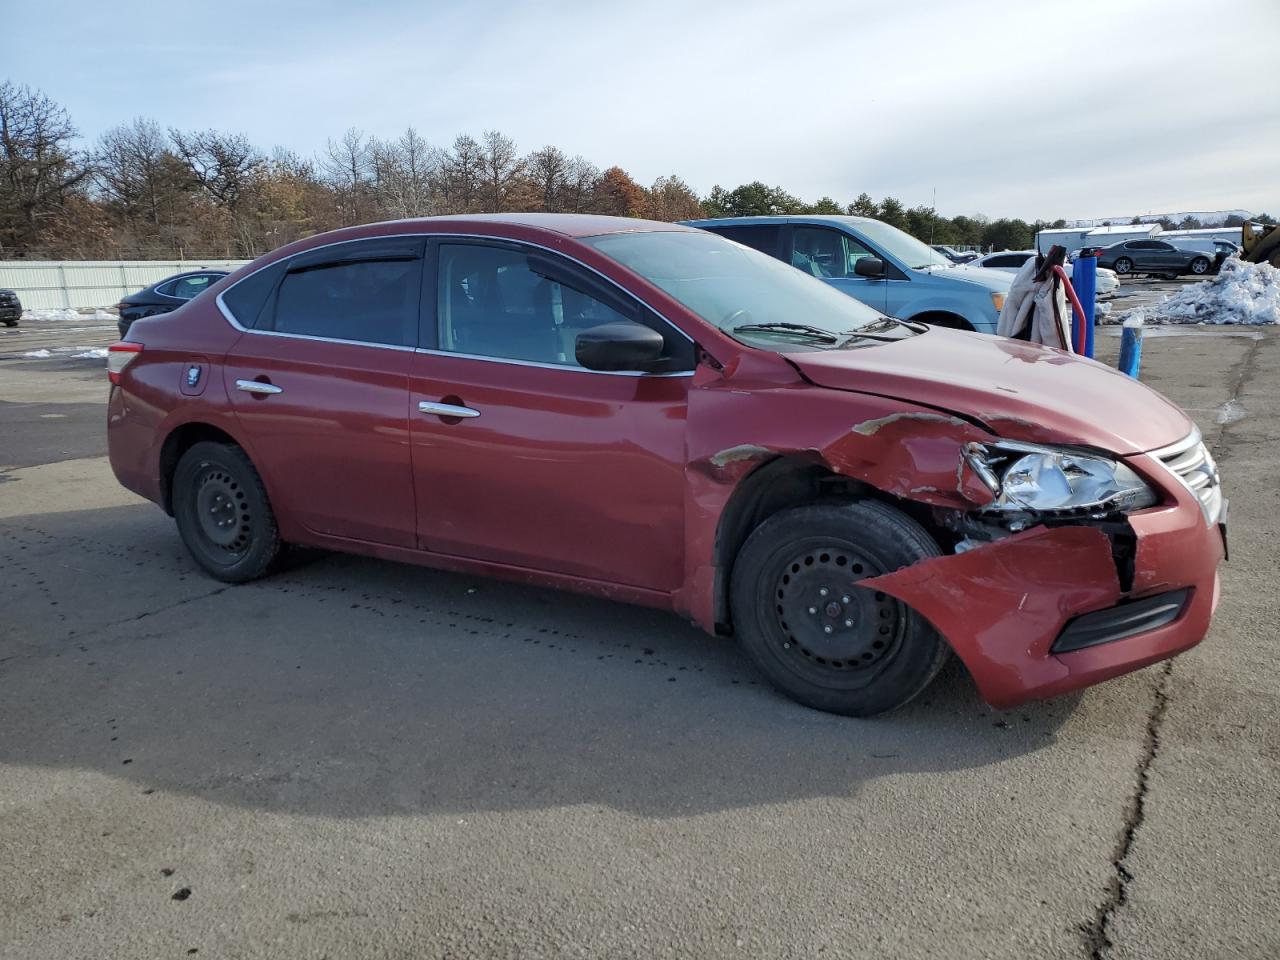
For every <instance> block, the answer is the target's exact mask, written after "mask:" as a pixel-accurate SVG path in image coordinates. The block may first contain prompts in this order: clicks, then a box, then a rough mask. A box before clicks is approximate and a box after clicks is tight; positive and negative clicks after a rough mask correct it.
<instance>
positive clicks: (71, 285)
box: [0, 260, 249, 310]
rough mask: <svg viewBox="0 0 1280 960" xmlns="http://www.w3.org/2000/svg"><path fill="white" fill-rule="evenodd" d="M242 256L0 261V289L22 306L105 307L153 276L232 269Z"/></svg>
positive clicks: (31, 307)
mask: <svg viewBox="0 0 1280 960" xmlns="http://www.w3.org/2000/svg"><path fill="white" fill-rule="evenodd" d="M248 262H249V261H248V260H0V288H4V289H6V290H13V291H16V292H17V294H18V297H19V299H21V300H22V305H23V307H25V308H28V309H33V310H40V309H52V308H57V307H110V306H113V305H114V304H115V303H116V302H118V301H119V299H120V298H121V297H123V296H127V295H128V294H130V293H137V292H138V291H139V290H141V289H142V288H143V287H147V286H150V285H151V284H153V283H155V282H156V281H157V280H163V279H164V278H165V277H169V276H172V275H173V274H175V273H182V272H184V271H187V270H203V269H210V270H215V269H220V268H230V269H232V270H234V269H235V268H236V267H239V266H242V265H243V264H246V263H248Z"/></svg>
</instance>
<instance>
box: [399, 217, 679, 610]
mask: <svg viewBox="0 0 1280 960" xmlns="http://www.w3.org/2000/svg"><path fill="white" fill-rule="evenodd" d="M530 254H533V257H532V258H531V257H530ZM547 256H548V255H546V254H545V253H541V252H538V251H535V250H533V249H531V248H525V247H521V246H519V245H515V244H508V243H501V242H487V241H486V242H476V241H464V240H457V241H454V240H445V241H442V242H440V243H439V244H438V247H437V252H436V258H435V262H436V265H437V270H436V274H437V291H436V295H435V297H434V307H435V309H434V310H428V309H426V307H425V305H424V317H425V321H424V332H423V341H424V343H425V342H434V343H435V345H436V346H435V348H433V349H429V350H420V351H419V352H418V354H417V355H416V356H415V357H414V358H413V370H412V372H411V376H410V398H409V399H410V413H411V417H412V427H411V434H412V440H413V467H414V482H415V486H416V489H417V503H418V534H419V541H420V545H421V546H422V547H423V548H424V549H427V550H430V551H432V552H435V553H443V554H448V555H453V556H459V557H468V558H472V559H478V560H485V561H489V562H494V563H501V564H506V565H510V566H515V567H526V568H531V569H536V570H543V571H549V572H554V573H562V574H568V575H572V576H580V577H588V578H591V579H594V580H600V581H606V582H611V583H619V584H627V585H630V586H637V587H643V588H647V589H652V590H660V591H669V590H672V589H674V588H676V587H677V586H678V585H679V584H680V582H681V580H682V576H683V562H684V538H683V530H684V521H683V516H684V488H685V484H684V464H685V414H686V408H687V397H688V384H689V378H688V375H687V373H688V371H689V370H691V369H692V366H693V350H692V344H690V343H689V342H688V339H687V338H686V337H685V336H684V334H682V333H681V332H680V331H678V330H675V329H674V328H672V327H670V326H669V325H668V324H666V322H665V321H663V320H661V319H660V318H658V317H656V316H654V315H653V314H652V313H651V312H649V311H648V310H647V308H645V307H643V306H642V305H641V304H639V303H638V302H636V301H634V300H631V299H630V298H629V297H627V296H626V295H624V294H622V293H621V292H620V291H617V290H612V291H610V290H606V289H604V287H605V284H604V282H603V281H601V280H600V279H599V278H597V277H595V276H594V275H592V274H589V273H588V272H587V271H585V270H584V269H582V268H578V267H575V266H573V265H571V264H569V263H568V261H562V260H557V261H556V262H557V263H558V264H559V267H558V269H557V270H556V271H555V273H554V277H549V276H548V275H547V269H546V267H545V265H543V264H545V263H546V262H547ZM540 269H541V270H542V272H539V270H540ZM575 271H576V274H575ZM575 276H577V278H578V280H579V281H580V282H576V281H575V279H574V278H575ZM622 319H631V320H640V321H641V322H646V323H649V324H650V325H652V326H654V328H655V329H658V330H659V331H660V332H661V333H663V336H664V338H665V339H667V341H668V347H667V350H668V354H669V358H670V359H669V361H668V367H669V369H668V371H667V372H665V373H662V374H647V375H635V374H625V373H601V372H594V371H591V370H587V369H585V368H583V367H581V366H579V365H578V364H577V362H576V361H575V359H574V338H575V337H576V335H577V334H578V333H579V332H581V331H583V330H585V329H588V328H590V327H593V326H596V325H599V324H603V323H609V322H617V321H619V320H622Z"/></svg>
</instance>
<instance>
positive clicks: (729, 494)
mask: <svg viewBox="0 0 1280 960" xmlns="http://www.w3.org/2000/svg"><path fill="white" fill-rule="evenodd" d="M109 371H110V377H111V381H112V384H113V386H112V388H111V399H110V408H109V411H110V412H109V424H108V430H109V438H110V451H111V464H112V467H113V469H114V470H115V473H116V476H117V477H118V478H119V480H120V482H121V483H123V484H124V485H125V486H126V487H128V488H129V489H131V490H134V491H136V492H137V493H139V494H141V495H142V496H144V497H147V498H148V499H150V500H153V501H154V502H156V503H157V504H159V505H160V506H162V507H163V508H164V509H165V510H166V511H167V512H169V513H170V514H171V515H172V516H173V517H174V518H175V519H176V521H177V525H178V531H179V533H180V535H181V536H182V539H183V541H184V542H185V543H186V545H187V547H188V549H189V550H190V552H191V555H192V556H193V557H194V559H195V560H196V562H197V563H198V564H199V565H200V566H201V567H203V568H204V569H205V570H206V571H208V572H209V573H210V574H211V575H212V576H214V577H217V578H219V579H221V580H225V581H228V582H241V581H246V580H251V579H253V578H255V577H260V576H262V575H263V574H265V573H267V572H269V571H270V570H271V568H272V564H273V561H274V560H275V559H276V557H277V555H278V554H279V552H280V549H281V546H282V544H284V543H295V544H307V545H311V546H318V547H325V548H330V549H334V550H346V551H351V552H355V553H363V554H370V555H373V556H378V557H384V558H387V559H391V560H401V561H408V562H412V563H420V564H424V565H427V566H431V567H438V568H442V569H449V570H460V571H468V572H474V573H483V574H490V575H494V576H500V577H507V578H511V579H515V580H521V581H525V582H528V583H536V584H541V585H546V586H553V587H561V588H565V589H570V590H578V591H582V592H586V593H593V594H597V595H600V596H605V597H610V598H613V599H617V600H624V601H630V602H633V603H641V604H647V605H651V606H655V607H662V608H667V609H671V610H675V611H678V612H679V613H681V614H683V615H685V616H687V617H689V618H691V619H692V620H693V621H694V622H696V623H697V624H698V625H699V626H701V627H702V628H703V629H704V630H706V631H707V632H709V633H719V634H733V635H734V636H736V637H737V638H738V640H739V642H740V643H741V644H742V646H743V647H744V648H745V649H746V651H747V653H748V654H749V655H750V656H751V657H752V659H753V660H754V661H755V663H756V664H757V665H758V666H759V667H760V669H761V671H762V672H763V673H764V674H765V676H766V677H768V678H769V680H770V681H772V683H773V684H774V685H775V686H776V687H777V688H778V689H780V690H782V691H783V692H785V693H787V694H788V695H790V696H792V697H794V698H795V699H797V700H799V701H801V702H802V703H805V704H809V705H811V706H814V707H817V708H820V709H823V710H831V711H836V712H839V713H846V714H852V715H860V716H861V715H869V714H874V713H878V712H880V711H883V710H887V709H890V708H892V707H895V706H898V705H899V704H902V703H904V702H906V701H907V700H909V699H911V698H912V697H913V696H915V695H916V694H918V693H919V692H920V691H921V690H922V689H924V687H925V686H926V685H927V684H928V683H929V681H930V680H931V679H932V678H933V677H934V675H935V674H936V673H937V672H938V670H939V669H940V668H941V666H942V664H943V663H944V661H945V660H946V658H947V656H948V655H949V653H950V652H952V651H954V652H955V653H956V654H957V655H959V656H960V658H961V659H962V660H963V661H964V663H965V665H966V666H967V667H968V669H969V671H970V673H971V674H972V675H973V677H974V680H975V681H976V683H977V685H978V688H979V690H980V691H981V692H982V694H983V695H984V696H985V697H986V699H987V700H988V701H989V702H991V703H992V704H994V705H997V706H1010V705H1012V704H1015V703H1018V702H1020V701H1023V700H1026V699H1028V698H1032V697H1044V696H1051V695H1054V694H1059V693H1062V692H1064V691H1067V690H1071V689H1074V688H1078V687H1082V686H1086V685H1088V684H1092V683H1096V682H1099V681H1101V680H1105V679H1107V678H1109V677H1114V676H1117V675H1118V674H1122V673H1125V672H1128V671H1130V670H1134V669H1137V668H1139V667H1142V666H1145V665H1147V664H1150V663H1153V662H1155V661H1158V660H1162V659H1165V658H1168V657H1171V656H1173V655H1175V654H1177V653H1179V652H1181V651H1182V650H1185V649H1187V648H1188V647H1191V646H1193V645H1194V644H1196V643H1198V642H1199V641H1200V640H1201V639H1202V638H1203V637H1204V635H1205V632H1206V631H1207V629H1208V626H1209V619H1210V616H1211V614H1212V612H1213V608H1214V605H1215V603H1216V601H1217V567H1218V564H1219V562H1220V561H1221V559H1222V558H1223V555H1224V550H1225V539H1224V538H1225V534H1224V532H1223V521H1224V519H1225V501H1224V500H1223V498H1222V494H1221V490H1220V488H1219V479H1218V473H1217V470H1216V468H1215V466H1214V463H1213V460H1212V459H1211V458H1210V456H1209V453H1208V451H1207V450H1206V449H1205V447H1204V444H1203V443H1202V442H1201V440H1200V436H1199V434H1198V433H1197V432H1196V430H1195V427H1194V425H1193V424H1192V422H1191V421H1190V420H1189V419H1188V418H1187V416H1186V415H1185V414H1184V413H1183V412H1182V411H1181V410H1179V409H1178V408H1177V407H1175V406H1174V405H1173V404H1171V403H1169V402H1168V401H1167V400H1165V399H1164V398H1163V397H1161V396H1160V395H1159V394H1157V393H1155V392H1154V391H1152V390H1150V389H1148V388H1146V387H1144V386H1143V385H1142V384H1140V383H1136V382H1134V381H1132V380H1130V379H1128V378H1126V377H1124V376H1121V375H1119V374H1118V373H1116V372H1115V371H1113V370H1110V369H1109V368H1107V367H1104V366H1102V365H1101V364H1098V363H1094V362H1093V361H1090V360H1084V359H1080V358H1078V357H1074V356H1069V355H1067V354H1064V353H1061V352H1059V351H1056V350H1052V349H1049V348H1042V347H1039V346H1033V345H1030V344H1026V343H1022V342H1018V341H1011V340H1002V339H997V338H993V337H988V336H983V335H979V334H973V333H962V332H958V331H952V330H946V329H939V328H926V327H923V326H917V325H914V324H909V323H904V322H900V321H897V320H893V319H890V318H887V317H884V316H881V315H879V314H877V313H875V312H874V311H872V310H870V309H869V308H867V307H865V306H863V305H861V304H859V303H858V302H857V301H856V300H854V299H852V298H851V297H848V296H845V295H844V294H842V293H840V292H838V291H836V290H833V289H831V288H830V287H828V286H826V285H825V284H823V283H822V282H821V281H819V280H815V279H813V278H812V277H808V276H805V275H804V274H803V273H801V272H800V271H798V270H795V269H793V268H791V267H790V266H787V265H785V264H783V263H780V262H779V261H777V260H775V259H773V258H772V257H769V256H766V255H764V254H761V253H757V252H756V251H754V250H750V249H748V248H746V247H743V246H740V245H738V244H735V243H733V242H731V241H729V240H726V239H724V238H721V237H718V236H714V235H712V234H709V233H706V232H703V231H700V230H694V229H691V228H685V227H681V226H677V225H673V224H668V223H650V222H645V221H638V220H627V219H615V218H609V217H594V216H569V215H549V214H548V215H535V214H528V215H521V214H513V215H502V216H476V217H456V218H447V219H445V218H441V219H425V220H409V221H401V222H394V223H380V224H374V225H370V226H363V227H354V228H350V229H346V230H339V231H335V232H333V233H329V234H325V235H322V236H317V237H312V238H310V239H308V240H303V241H300V242H298V243H295V244H291V245H290V246H287V247H283V248H281V249H280V250H277V251H275V252H273V253H270V254H267V255H266V256H264V257H261V258H260V259H258V260H257V261H255V262H254V263H252V264H250V265H249V266H247V267H244V268H242V269H240V270H239V271H237V272H236V273H234V274H232V275H231V276H229V277H227V278H226V279H224V280H222V281H220V282H218V283H217V284H215V285H214V286H213V287H212V288H211V289H210V290H208V291H207V292H206V293H204V294H202V295H201V296H199V297H197V298H196V299H195V300H193V301H191V302H190V303H188V304H186V305H185V306H182V307H180V308H179V309H177V310H175V311H174V312H173V313H170V314H167V315H165V316H163V317H157V318H148V319H144V320H140V321H138V322H137V323H135V324H134V326H133V327H132V328H131V329H130V331H129V335H128V339H127V340H125V341H123V342H120V343H117V344H115V345H114V346H113V347H112V348H111V351H110V360H109Z"/></svg>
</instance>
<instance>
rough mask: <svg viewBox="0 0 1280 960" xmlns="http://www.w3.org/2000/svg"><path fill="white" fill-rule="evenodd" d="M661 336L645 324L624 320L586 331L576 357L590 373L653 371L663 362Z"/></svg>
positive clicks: (578, 342) (580, 338)
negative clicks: (600, 371) (598, 371)
mask: <svg viewBox="0 0 1280 960" xmlns="http://www.w3.org/2000/svg"><path fill="white" fill-rule="evenodd" d="M664 346H665V343H664V342H663V339H662V334H660V333H658V331H657V330H654V329H652V328H650V327H646V326H645V325H644V324H643V323H635V322H634V321H631V320H623V321H619V322H616V323H602V324H600V326H598V327H592V328H591V329H590V330H584V331H582V333H580V334H578V338H577V340H576V341H575V342H574V351H573V353H574V356H575V357H576V358H577V360H578V363H579V364H581V365H582V366H584V367H586V368H587V369H588V370H637V371H646V370H652V369H653V368H654V367H655V366H657V365H658V363H659V362H660V361H661V360H662V349H663V347H664Z"/></svg>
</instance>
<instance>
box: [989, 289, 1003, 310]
mask: <svg viewBox="0 0 1280 960" xmlns="http://www.w3.org/2000/svg"><path fill="white" fill-rule="evenodd" d="M991 304H992V306H994V307H995V308H996V313H999V312H1000V311H1001V310H1003V309H1004V294H1003V293H1001V292H1000V291H999V290H992V291H991Z"/></svg>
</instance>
